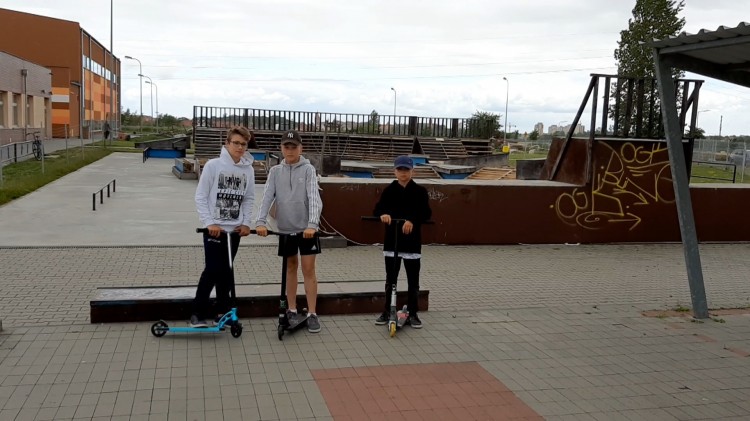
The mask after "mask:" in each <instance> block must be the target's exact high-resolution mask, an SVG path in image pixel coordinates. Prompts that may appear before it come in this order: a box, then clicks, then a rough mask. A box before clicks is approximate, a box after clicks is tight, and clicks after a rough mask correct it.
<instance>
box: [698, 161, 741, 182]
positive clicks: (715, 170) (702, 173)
mask: <svg viewBox="0 0 750 421" xmlns="http://www.w3.org/2000/svg"><path fill="white" fill-rule="evenodd" d="M746 170H747V168H746ZM733 174H734V167H730V166H725V165H709V164H697V163H693V166H692V169H691V171H690V182H691V183H731V182H732V175H733ZM704 177H707V178H704ZM740 178H742V168H740V167H737V175H736V176H735V183H740ZM744 183H750V177H745V181H744Z"/></svg>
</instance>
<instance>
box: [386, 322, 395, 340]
mask: <svg viewBox="0 0 750 421" xmlns="http://www.w3.org/2000/svg"><path fill="white" fill-rule="evenodd" d="M388 331H389V332H390V333H391V338H392V337H394V336H396V323H388Z"/></svg>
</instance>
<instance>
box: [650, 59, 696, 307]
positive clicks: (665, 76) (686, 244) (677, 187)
mask: <svg viewBox="0 0 750 421" xmlns="http://www.w3.org/2000/svg"><path fill="white" fill-rule="evenodd" d="M654 66H655V68H656V79H657V80H658V81H659V99H660V100H661V112H662V119H663V120H664V133H665V135H666V137H667V148H668V153H669V165H670V167H671V170H672V180H673V181H672V183H673V185H674V193H675V205H676V206H677V217H678V220H679V224H680V234H681V235H682V246H683V251H684V254H685V265H686V266H687V274H688V282H689V284H690V298H691V300H692V303H693V317H695V318H696V319H707V318H708V306H707V304H706V289H705V286H704V283H703V271H702V268H701V259H700V251H699V249H698V236H697V234H696V230H695V218H694V217H693V206H692V202H691V199H690V188H689V185H688V182H689V180H688V177H687V163H686V162H685V153H684V149H683V147H682V128H681V126H680V121H679V116H678V115H677V104H676V102H677V100H676V93H675V88H674V81H673V80H672V67H671V66H670V65H669V64H667V63H666V62H665V61H664V60H662V57H661V55H660V54H659V49H657V48H655V49H654Z"/></svg>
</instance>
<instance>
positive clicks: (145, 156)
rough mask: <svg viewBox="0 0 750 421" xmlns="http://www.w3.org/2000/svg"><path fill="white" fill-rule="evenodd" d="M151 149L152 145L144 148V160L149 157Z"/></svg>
mask: <svg viewBox="0 0 750 421" xmlns="http://www.w3.org/2000/svg"><path fill="white" fill-rule="evenodd" d="M150 150H151V147H150V146H148V147H146V148H144V149H143V152H142V153H143V162H146V160H147V159H148V151H150Z"/></svg>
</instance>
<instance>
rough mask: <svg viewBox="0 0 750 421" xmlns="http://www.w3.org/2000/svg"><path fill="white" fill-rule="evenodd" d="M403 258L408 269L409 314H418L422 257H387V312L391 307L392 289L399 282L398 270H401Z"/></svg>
mask: <svg viewBox="0 0 750 421" xmlns="http://www.w3.org/2000/svg"><path fill="white" fill-rule="evenodd" d="M401 260H403V261H404V268H405V269H406V280H407V281H408V283H409V301H408V303H407V308H408V309H409V315H412V314H417V311H418V310H419V269H420V267H421V262H422V259H401V258H400V257H386V258H385V312H386V313H387V312H389V311H390V309H391V289H392V288H393V287H392V285H394V284H396V283H397V280H398V272H399V271H400V270H401Z"/></svg>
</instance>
